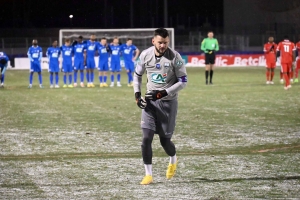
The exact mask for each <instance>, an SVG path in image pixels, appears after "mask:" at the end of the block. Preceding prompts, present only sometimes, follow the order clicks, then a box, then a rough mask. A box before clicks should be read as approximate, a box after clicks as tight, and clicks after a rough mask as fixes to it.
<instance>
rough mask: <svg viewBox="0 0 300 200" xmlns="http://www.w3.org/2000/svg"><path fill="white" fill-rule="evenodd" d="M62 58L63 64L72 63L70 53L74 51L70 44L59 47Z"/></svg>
mask: <svg viewBox="0 0 300 200" xmlns="http://www.w3.org/2000/svg"><path fill="white" fill-rule="evenodd" d="M60 49H61V53H62V58H63V64H72V54H73V53H74V50H73V47H72V46H66V45H63V46H61V47H60Z"/></svg>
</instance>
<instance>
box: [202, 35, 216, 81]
mask: <svg viewBox="0 0 300 200" xmlns="http://www.w3.org/2000/svg"><path fill="white" fill-rule="evenodd" d="M207 36H208V37H207V38H205V39H204V40H203V41H202V43H201V50H202V51H204V53H205V83H206V85H208V73H209V84H211V85H212V84H213V83H212V78H213V74H214V64H215V59H216V54H215V52H216V51H219V44H218V40H217V39H215V38H214V33H213V32H212V31H209V32H208V34H207Z"/></svg>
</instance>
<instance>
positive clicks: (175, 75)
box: [135, 46, 187, 100]
mask: <svg viewBox="0 0 300 200" xmlns="http://www.w3.org/2000/svg"><path fill="white" fill-rule="evenodd" d="M154 48H155V47H154V46H153V47H150V48H148V49H146V50H144V51H143V52H142V53H141V55H140V61H139V63H138V65H137V67H136V69H135V73H136V74H137V75H143V74H144V73H145V71H147V79H148V81H147V90H164V89H168V88H170V87H172V85H174V84H175V83H177V82H187V73H186V68H185V66H184V61H183V60H182V58H181V56H180V54H179V53H178V52H176V51H174V50H172V49H170V48H168V49H167V50H166V52H165V53H164V55H163V56H161V57H156V56H155V53H154V50H155V49H154ZM176 97H177V93H175V94H172V95H168V96H167V97H165V98H164V99H165V100H171V99H174V98H176Z"/></svg>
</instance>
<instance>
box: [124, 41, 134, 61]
mask: <svg viewBox="0 0 300 200" xmlns="http://www.w3.org/2000/svg"><path fill="white" fill-rule="evenodd" d="M135 50H137V48H136V46H134V45H130V46H127V45H126V44H125V45H124V46H123V47H122V53H123V57H124V60H125V61H132V58H133V56H134V52H135Z"/></svg>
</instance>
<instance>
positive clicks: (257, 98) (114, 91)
mask: <svg viewBox="0 0 300 200" xmlns="http://www.w3.org/2000/svg"><path fill="white" fill-rule="evenodd" d="M264 70H265V69H264V68H254V67H250V68H218V69H216V70H215V74H214V85H213V86H206V85H205V84H204V69H203V68H188V81H189V83H188V86H187V88H185V89H184V90H183V91H181V92H180V95H179V110H178V116H177V125H176V131H175V134H174V136H173V141H174V143H175V145H176V147H177V155H178V157H179V164H178V170H177V174H176V176H175V177H174V179H172V180H171V181H166V180H165V170H166V167H167V163H168V157H167V156H166V154H165V153H164V151H163V149H162V148H161V147H160V144H159V141H158V138H157V136H156V137H155V139H154V141H153V149H154V152H153V154H154V158H153V172H154V184H152V185H149V186H140V185H139V182H140V181H141V179H142V178H143V175H144V168H143V163H142V159H141V152H140V144H141V136H142V135H141V130H140V127H139V124H140V114H141V110H140V109H139V108H138V107H137V106H136V105H135V101H134V95H133V90H132V88H128V87H127V84H126V79H127V78H126V74H125V73H123V74H122V84H123V87H122V88H117V87H115V88H99V87H96V88H73V89H69V88H66V89H65V88H59V89H50V88H49V84H48V82H49V81H48V73H47V72H46V71H45V72H43V78H44V83H45V84H44V85H45V88H44V89H40V88H38V86H37V85H38V84H37V76H36V75H35V77H34V87H33V88H32V89H27V85H28V72H27V71H16V70H10V71H7V73H6V81H5V84H6V87H5V88H4V89H1V90H0V119H1V120H0V127H1V129H0V148H1V151H0V199H33V198H36V199H249V198H255V199H276V198H280V199H287V198H298V197H299V194H300V167H299V163H300V98H299V97H300V96H299V95H300V84H293V87H292V88H291V89H290V90H289V91H285V90H284V89H283V85H281V84H279V74H278V72H279V70H277V71H276V74H275V85H266V84H265V73H264V72H265V71H264ZM61 80H62V78H61V79H60V81H61ZM96 80H97V79H96ZM145 81H146V80H145V77H144V82H145ZM96 82H98V81H96ZM97 85H98V84H97ZM143 91H144V92H145V88H143Z"/></svg>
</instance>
